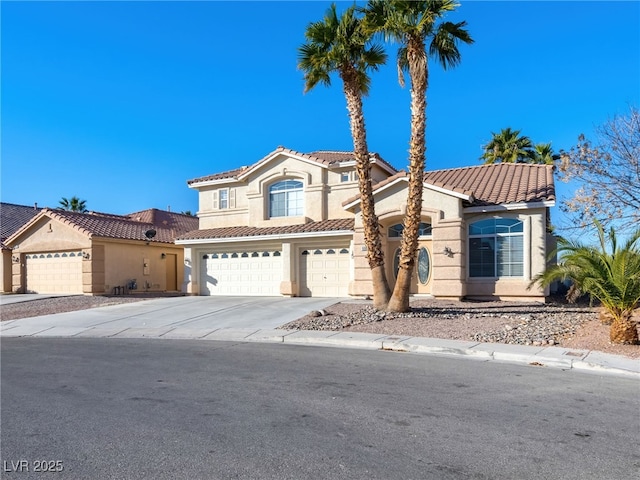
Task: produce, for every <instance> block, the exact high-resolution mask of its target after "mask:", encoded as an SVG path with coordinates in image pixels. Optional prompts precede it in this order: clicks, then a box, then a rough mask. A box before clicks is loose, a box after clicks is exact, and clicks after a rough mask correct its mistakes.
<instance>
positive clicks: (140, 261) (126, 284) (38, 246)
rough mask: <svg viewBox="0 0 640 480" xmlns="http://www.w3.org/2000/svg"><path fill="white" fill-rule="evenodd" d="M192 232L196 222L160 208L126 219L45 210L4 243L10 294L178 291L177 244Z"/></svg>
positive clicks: (181, 253) (180, 258)
mask: <svg viewBox="0 0 640 480" xmlns="http://www.w3.org/2000/svg"><path fill="white" fill-rule="evenodd" d="M195 228H198V219H197V218H196V217H192V216H189V215H183V214H180V213H173V212H166V211H162V210H157V209H150V210H143V211H141V212H135V213H131V214H129V215H111V214H106V213H95V212H89V213H79V212H71V211H66V210H60V209H55V210H53V209H43V210H42V211H40V212H39V213H38V214H37V215H36V216H35V217H33V218H32V219H31V220H30V221H28V222H27V223H26V224H24V225H23V226H22V227H21V228H19V229H18V230H17V231H16V232H14V233H13V234H12V235H11V236H10V237H9V238H8V239H7V240H6V244H7V245H8V247H10V248H11V249H12V254H11V256H12V259H11V261H12V291H13V292H20V293H24V292H35V293H68V294H94V295H100V294H111V293H119V292H124V291H126V290H129V289H133V290H134V291H139V292H144V291H179V290H180V286H181V282H182V278H183V276H184V274H183V265H184V249H183V248H182V247H181V246H177V245H175V243H174V240H175V238H176V236H178V235H181V234H183V233H185V232H187V231H190V230H193V229H195Z"/></svg>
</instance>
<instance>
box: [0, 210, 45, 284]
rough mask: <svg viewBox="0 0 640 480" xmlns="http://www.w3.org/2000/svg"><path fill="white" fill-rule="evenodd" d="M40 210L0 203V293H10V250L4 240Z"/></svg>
mask: <svg viewBox="0 0 640 480" xmlns="http://www.w3.org/2000/svg"><path fill="white" fill-rule="evenodd" d="M40 210H42V209H41V208H38V205H37V204H36V205H35V206H33V207H28V206H25V205H15V204H13V203H4V202H2V203H0V230H1V232H0V237H1V238H0V242H1V244H2V246H1V248H2V259H1V260H0V274H1V275H2V276H1V277H0V278H2V280H1V281H2V285H1V287H2V290H1V291H2V292H3V293H7V292H11V291H12V290H11V248H9V246H8V245H6V244H5V240H6V239H7V238H9V237H10V236H11V235H13V234H14V233H15V232H16V231H17V230H18V229H19V228H20V227H22V226H23V225H24V224H25V223H27V222H28V221H29V220H31V219H32V218H33V217H35V216H36V215H37V214H38V213H39V212H40Z"/></svg>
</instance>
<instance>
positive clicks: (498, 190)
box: [342, 163, 556, 206]
mask: <svg viewBox="0 0 640 480" xmlns="http://www.w3.org/2000/svg"><path fill="white" fill-rule="evenodd" d="M407 176H408V174H407V172H404V171H400V172H398V173H396V174H395V175H393V176H391V177H389V178H387V179H385V180H383V181H382V182H380V183H377V184H376V185H374V186H373V191H374V192H375V191H376V190H378V189H380V188H382V187H384V186H385V185H388V184H390V183H392V182H394V181H396V180H397V179H399V178H406V177H407ZM424 182H425V183H426V184H429V185H434V186H436V187H440V188H444V189H445V190H451V191H454V192H458V193H462V194H465V195H468V196H471V197H473V201H472V202H470V203H469V204H468V205H469V206H485V205H501V204H508V203H531V202H542V201H547V200H555V198H556V197H555V186H554V182H553V166H552V165H532V164H525V163H496V164H493V165H479V166H476V167H463V168H450V169H446V170H434V171H431V172H425V173H424ZM358 198H360V195H359V194H358V195H355V196H353V197H351V198H348V199H347V200H345V201H344V202H343V203H342V205H348V204H350V203H352V202H354V201H356V200H357V199H358Z"/></svg>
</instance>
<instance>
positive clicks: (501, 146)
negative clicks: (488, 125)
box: [480, 127, 533, 164]
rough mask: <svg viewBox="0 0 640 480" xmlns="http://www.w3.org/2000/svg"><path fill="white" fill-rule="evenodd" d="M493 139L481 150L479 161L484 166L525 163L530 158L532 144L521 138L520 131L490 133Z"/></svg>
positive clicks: (509, 130)
mask: <svg viewBox="0 0 640 480" xmlns="http://www.w3.org/2000/svg"><path fill="white" fill-rule="evenodd" d="M491 135H493V138H492V139H491V140H490V141H489V143H487V144H486V145H484V146H483V147H482V148H483V150H484V153H483V154H482V156H480V159H482V160H484V163H486V164H492V163H500V162H503V163H527V162H529V161H530V159H531V158H532V153H531V152H532V150H531V149H532V148H533V144H532V143H531V139H530V138H529V137H525V136H521V135H520V130H511V127H507V128H503V129H502V130H501V131H500V133H494V132H491Z"/></svg>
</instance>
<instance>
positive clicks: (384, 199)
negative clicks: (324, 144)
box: [176, 147, 555, 300]
mask: <svg viewBox="0 0 640 480" xmlns="http://www.w3.org/2000/svg"><path fill="white" fill-rule="evenodd" d="M371 165H372V178H373V183H374V197H375V202H376V212H377V215H378V217H379V221H380V224H381V227H382V239H383V247H384V249H385V254H386V264H387V274H388V278H389V281H390V284H391V286H393V284H394V282H395V276H396V273H397V265H398V253H399V246H400V239H401V236H402V229H403V228H402V221H403V217H404V214H405V210H406V194H407V180H408V177H407V174H406V173H405V172H398V171H397V170H396V169H394V168H393V167H392V166H391V165H390V164H389V163H387V162H385V161H384V160H383V159H382V158H381V157H380V156H378V155H377V154H371ZM188 185H189V186H190V188H193V189H196V190H197V191H198V194H199V212H198V216H199V218H200V229H199V230H196V231H192V232H189V233H186V234H184V235H181V236H179V238H178V240H177V241H176V243H177V244H178V245H183V246H184V247H185V284H184V287H183V288H184V290H185V291H186V292H188V293H191V294H196V295H286V296H319V297H323V296H330V297H346V296H349V295H352V296H364V295H371V294H372V293H373V289H372V286H371V274H370V270H369V265H368V262H367V259H366V247H365V244H364V233H363V226H362V217H361V213H360V209H359V197H358V182H357V177H356V173H355V161H354V157H353V154H352V153H349V152H331V151H317V152H312V153H308V154H305V153H300V152H296V151H293V150H289V149H286V148H283V147H279V148H278V149H276V150H275V151H273V152H271V153H270V154H268V155H267V156H266V157H264V158H263V159H261V160H260V161H258V162H257V163H255V164H253V165H251V166H247V167H242V168H238V169H236V170H232V171H228V172H223V173H218V174H215V175H210V176H206V177H202V178H197V179H194V180H190V181H188ZM554 202H555V191H554V183H553V169H552V167H551V166H546V165H528V164H496V165H482V166H477V167H467V168H455V169H447V170H439V171H433V172H426V173H425V180H424V196H423V209H422V218H423V222H422V225H421V231H420V238H419V245H418V253H417V259H416V260H417V262H416V267H417V268H416V273H415V277H414V282H413V287H412V293H413V294H425V295H427V294H428V295H433V296H435V297H438V298H454V299H460V298H463V297H474V298H511V299H536V300H544V298H545V296H546V294H547V293H548V292H547V291H544V290H540V289H539V288H537V287H533V288H532V289H531V290H529V289H528V286H529V283H530V281H531V279H532V278H533V277H534V276H535V275H536V274H538V273H539V272H541V271H542V270H543V269H544V268H545V265H546V256H547V251H548V250H549V248H548V246H547V245H548V242H551V237H550V236H549V235H548V227H549V225H548V224H547V219H548V218H549V217H548V213H549V211H548V210H549V208H550V207H552V206H553V205H554Z"/></svg>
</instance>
